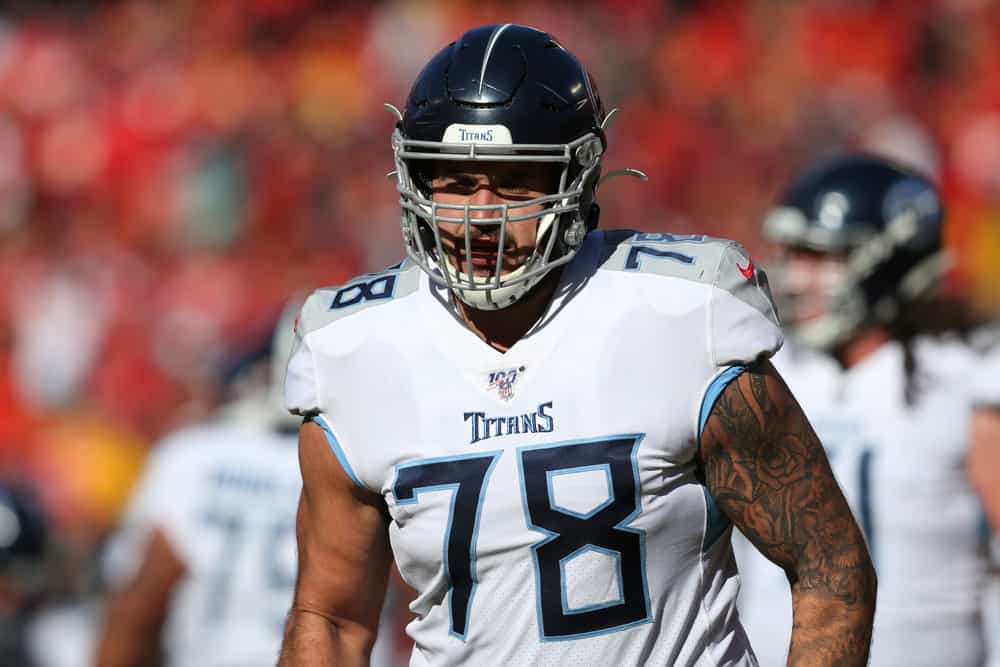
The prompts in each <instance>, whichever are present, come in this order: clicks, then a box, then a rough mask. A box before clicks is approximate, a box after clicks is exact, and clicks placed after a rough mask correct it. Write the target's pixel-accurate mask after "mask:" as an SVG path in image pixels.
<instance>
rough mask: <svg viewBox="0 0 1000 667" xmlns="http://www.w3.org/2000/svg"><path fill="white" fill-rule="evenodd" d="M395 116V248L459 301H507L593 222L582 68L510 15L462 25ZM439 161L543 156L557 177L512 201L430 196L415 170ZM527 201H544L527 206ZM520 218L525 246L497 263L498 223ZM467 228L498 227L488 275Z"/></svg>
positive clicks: (569, 249) (592, 162) (593, 147)
mask: <svg viewBox="0 0 1000 667" xmlns="http://www.w3.org/2000/svg"><path fill="white" fill-rule="evenodd" d="M387 107H389V105H387ZM389 108H390V109H393V108H392V107H389ZM397 114H398V122H397V124H396V128H395V130H394V132H393V135H392V150H393V154H394V158H395V165H396V172H395V174H396V183H397V189H398V191H399V196H400V206H401V208H402V217H401V225H402V232H403V240H404V243H405V245H406V252H407V254H408V255H409V257H410V258H411V259H412V260H413V261H414V262H416V263H417V264H418V265H419V266H420V267H421V268H423V269H424V271H426V272H427V273H428V275H430V277H431V279H432V280H433V281H434V282H435V283H437V284H439V285H442V286H445V287H448V288H449V289H451V290H452V292H453V293H454V294H455V295H456V297H457V298H459V299H461V300H462V301H463V302H464V303H466V304H468V305H469V306H472V307H473V308H477V309H485V310H495V309H499V308H505V307H507V306H509V305H511V304H513V303H515V302H516V301H517V300H518V299H520V298H521V297H522V296H524V295H525V294H526V293H527V292H528V291H529V290H531V288H532V287H534V286H535V285H536V284H537V283H538V282H539V281H540V280H541V279H542V278H543V277H544V276H545V275H546V274H547V273H549V272H550V271H551V270H552V269H554V268H556V267H558V266H561V265H563V264H565V263H567V262H569V261H570V260H571V259H572V258H573V256H574V254H575V253H576V251H577V249H578V248H579V247H580V244H581V243H582V242H583V239H584V237H585V236H586V234H587V232H588V231H590V230H591V229H593V228H594V227H596V226H597V218H598V208H597V206H596V204H595V203H594V192H595V189H596V186H597V182H598V178H599V176H600V169H601V157H602V155H603V153H604V151H605V149H606V147H607V142H606V139H605V135H604V131H603V127H602V126H603V124H604V122H605V113H604V108H603V106H602V104H601V99H600V97H599V95H598V93H597V90H596V88H595V86H594V83H593V81H592V80H591V78H590V75H589V74H588V73H587V71H586V69H584V67H583V65H581V64H580V62H579V61H578V60H577V59H576V57H574V56H573V55H572V54H571V53H569V52H568V51H567V50H566V49H565V48H563V46H562V45H561V44H559V42H557V41H556V40H555V39H554V38H553V37H552V36H551V35H549V34H548V33H545V32H542V31H541V30H537V29H535V28H529V27H525V26H520V25H512V24H503V25H487V26H481V27H478V28H474V29H472V30H469V31H468V32H466V33H465V34H464V35H462V36H461V37H459V38H458V39H457V40H456V41H454V42H452V43H451V44H449V45H448V46H447V47H445V48H444V49H443V50H441V51H440V52H439V53H438V54H437V55H436V56H434V58H433V59H431V61H430V62H429V63H428V64H427V65H426V66H425V67H424V69H423V71H422V72H421V73H420V74H419V76H418V77H417V79H416V82H415V83H414V84H413V88H412V90H411V91H410V94H409V97H408V98H407V101H406V108H405V111H403V112H402V113H400V112H397ZM440 160H456V161H478V162H522V163H549V164H552V165H554V167H555V168H556V171H557V172H558V186H557V187H556V188H555V190H556V191H555V192H551V193H546V194H545V195H543V196H540V197H536V198H533V199H529V200H526V201H519V202H516V203H508V204H484V205H470V204H464V205H458V204H441V203H435V202H434V201H433V200H432V197H431V192H430V187H429V185H428V182H429V178H428V176H427V174H428V172H429V168H430V166H431V164H432V161H440ZM539 205H541V206H543V207H544V208H543V209H542V210H541V212H536V211H537V209H538V207H539ZM472 211H475V212H476V217H475V218H474V219H472V220H470V212H472ZM526 220H535V221H536V222H537V232H536V247H535V250H534V252H533V253H532V255H531V256H530V257H529V258H528V259H527V260H526V261H525V262H524V264H522V265H521V266H519V267H517V268H515V269H513V270H510V271H508V272H507V273H502V272H501V259H502V257H503V250H504V243H505V238H506V235H507V225H508V224H509V223H513V222H519V221H526ZM442 222H445V223H460V224H462V225H463V226H464V237H465V256H466V258H468V259H467V260H466V262H465V266H454V265H453V263H452V262H451V261H449V258H448V256H447V255H446V253H445V251H444V249H443V247H442V243H441V234H440V230H439V224H440V223H442ZM472 226H476V227H480V226H493V227H497V228H499V229H498V231H496V236H497V237H498V240H497V243H498V248H497V255H496V256H497V266H496V270H495V272H494V273H493V275H491V276H486V277H483V276H476V275H474V272H473V268H472V260H471V254H472V253H471V241H470V229H471V227H472ZM458 242H459V243H461V239H459V241H458Z"/></svg>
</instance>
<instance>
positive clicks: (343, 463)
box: [306, 415, 365, 488]
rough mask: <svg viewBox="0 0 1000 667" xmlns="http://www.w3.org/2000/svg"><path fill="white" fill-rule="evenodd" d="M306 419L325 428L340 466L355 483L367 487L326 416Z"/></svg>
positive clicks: (327, 439)
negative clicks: (357, 473)
mask: <svg viewBox="0 0 1000 667" xmlns="http://www.w3.org/2000/svg"><path fill="white" fill-rule="evenodd" d="M306 421H311V422H315V423H316V424H317V425H318V426H319V427H320V428H321V429H323V433H325V434H326V441H327V442H329V443H330V449H332V450H333V455H334V456H336V457H337V461H339V462H340V467H342V468H343V469H344V472H345V473H347V476H348V477H350V478H351V480H352V481H353V482H354V483H355V484H357V485H358V486H360V487H361V488H365V485H364V484H362V483H361V480H359V479H358V476H357V475H355V474H354V469H353V468H352V467H351V463H350V462H349V461H348V460H347V455H346V454H345V453H344V449H343V448H342V447H341V446H340V443H339V442H337V436H335V435H334V434H333V429H331V428H330V423H329V422H328V421H327V420H326V417H324V416H323V415H315V416H312V417H307V418H306Z"/></svg>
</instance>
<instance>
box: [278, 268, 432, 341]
mask: <svg viewBox="0 0 1000 667" xmlns="http://www.w3.org/2000/svg"><path fill="white" fill-rule="evenodd" d="M420 276H421V272H420V267H418V266H417V265H415V264H414V263H413V262H411V261H410V260H409V259H404V260H403V261H402V262H400V263H399V264H396V265H394V266H390V267H389V268H388V269H386V270H385V271H381V272H379V273H365V274H362V275H360V276H357V277H355V278H351V279H350V280H348V281H347V282H346V283H344V284H343V285H337V286H334V287H321V288H319V289H317V290H316V291H315V292H313V293H312V294H310V295H309V298H308V299H306V302H305V303H304V304H303V305H302V310H301V311H300V312H299V317H298V319H297V320H296V322H295V333H296V335H297V336H298V337H302V336H305V335H306V334H307V333H309V332H310V331H315V330H317V329H322V328H323V327H325V326H326V325H328V324H330V323H331V322H335V321H337V320H340V319H343V318H345V317H350V316H351V315H354V314H356V313H359V312H361V311H362V310H365V309H367V308H371V307H372V306H378V305H382V304H385V303H389V302H390V301H392V300H393V299H397V298H399V297H402V296H406V295H407V294H410V293H412V292H414V291H416V289H417V287H418V286H419V283H420Z"/></svg>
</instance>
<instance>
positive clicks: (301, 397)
mask: <svg viewBox="0 0 1000 667" xmlns="http://www.w3.org/2000/svg"><path fill="white" fill-rule="evenodd" d="M327 302H329V295H327V294H325V293H323V292H322V291H319V292H315V293H313V295H312V296H310V297H309V298H308V299H307V300H306V302H305V303H304V304H303V306H302V310H301V311H300V313H299V317H298V319H297V320H296V321H295V342H294V344H293V347H292V353H291V356H290V357H289V359H288V368H287V370H286V372H285V407H286V408H287V409H288V411H289V412H291V413H292V414H294V415H301V416H302V417H305V418H306V420H308V421H312V422H314V423H316V424H317V425H318V426H319V427H320V428H321V429H323V434H324V435H325V436H326V440H327V443H328V444H329V445H330V448H331V450H332V451H333V454H334V456H336V458H337V461H338V462H339V463H340V466H341V467H342V468H343V469H344V472H345V473H346V474H347V476H348V477H350V478H351V480H352V481H353V482H354V483H355V484H357V485H358V486H364V484H363V483H362V482H361V480H360V479H359V478H358V475H357V474H356V473H355V466H354V465H352V460H351V457H350V456H349V455H348V453H347V451H346V450H345V448H344V447H343V446H342V445H341V439H340V438H339V437H338V434H337V427H336V424H335V423H334V421H335V420H333V419H331V418H330V415H329V414H326V413H327V412H328V408H329V407H330V406H329V405H327V404H325V403H326V401H329V398H324V396H325V395H324V393H323V391H322V389H321V387H320V381H321V376H322V373H321V372H320V369H319V368H318V367H317V359H316V354H315V352H314V350H313V348H312V334H313V332H315V331H316V330H317V329H319V328H322V327H324V326H326V325H327V324H330V323H331V321H332V319H333V318H332V317H331V316H330V315H329V313H327V312H326V311H327V310H328V309H327V307H326V303H327Z"/></svg>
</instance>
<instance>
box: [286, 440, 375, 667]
mask: <svg viewBox="0 0 1000 667" xmlns="http://www.w3.org/2000/svg"><path fill="white" fill-rule="evenodd" d="M299 465H300V467H301V469H302V496H301V497H300V499H299V512H298V518H297V523H296V533H297V537H298V545H299V575H298V580H297V581H296V584H295V600H294V602H293V603H292V610H291V612H290V613H289V616H288V623H287V624H286V626H285V639H284V642H283V643H282V647H281V660H280V662H279V666H280V667H291V666H292V665H294V666H295V667H313V666H314V665H317V666H318V665H345V666H353V665H367V664H368V657H369V654H370V653H371V649H372V645H373V644H374V643H375V633H376V631H377V629H378V619H379V612H380V611H381V609H382V601H383V598H384V597H385V589H386V583H387V581H388V576H389V566H390V565H391V563H392V557H391V552H390V550H389V541H388V533H387V530H386V518H385V514H384V504H383V501H382V498H381V497H379V496H378V495H376V494H373V493H371V492H369V491H367V490H364V489H360V488H359V487H358V486H357V485H356V484H354V482H353V481H351V479H350V478H349V477H348V476H347V475H346V473H345V472H344V470H343V468H341V466H340V464H339V463H338V462H337V460H336V458H335V457H334V455H333V452H332V451H331V449H330V445H329V444H328V443H327V441H326V436H325V435H324V434H323V431H322V430H321V429H320V428H319V426H317V425H316V424H314V423H307V424H304V425H303V427H302V430H301V432H300V434H299Z"/></svg>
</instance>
